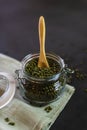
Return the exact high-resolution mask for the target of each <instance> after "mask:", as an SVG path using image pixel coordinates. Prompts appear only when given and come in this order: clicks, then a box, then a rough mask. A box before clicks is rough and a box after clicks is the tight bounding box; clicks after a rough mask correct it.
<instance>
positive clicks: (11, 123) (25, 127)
mask: <svg viewBox="0 0 87 130" xmlns="http://www.w3.org/2000/svg"><path fill="white" fill-rule="evenodd" d="M20 67H21V63H20V62H19V61H17V60H15V59H13V58H11V57H8V56H6V55H3V54H0V71H4V72H8V73H10V74H12V75H13V76H15V73H14V72H15V70H17V69H20ZM74 91H75V88H74V87H72V86H70V85H68V84H67V85H66V86H65V88H64V89H63V91H62V92H61V94H60V97H59V99H58V100H57V101H55V102H53V103H50V104H48V105H46V106H44V107H35V106H31V105H29V104H27V103H25V102H24V100H23V99H22V97H21V95H20V92H19V90H18V89H17V91H16V93H15V97H14V99H13V100H12V101H11V102H10V103H9V104H8V105H7V106H5V107H4V108H3V109H1V110H0V130H49V129H50V127H51V125H52V124H53V123H54V121H55V120H56V118H57V117H58V116H59V114H60V112H61V111H62V110H63V109H64V107H65V105H66V104H67V103H68V101H69V99H70V98H71V96H72V95H73V93H74Z"/></svg>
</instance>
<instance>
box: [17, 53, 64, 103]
mask: <svg viewBox="0 0 87 130" xmlns="http://www.w3.org/2000/svg"><path fill="white" fill-rule="evenodd" d="M46 57H47V61H48V63H49V68H47V67H43V68H40V67H38V58H39V54H29V55H28V56H26V57H25V58H24V59H23V60H22V69H21V70H20V71H18V81H19V84H20V90H21V94H22V96H23V98H24V99H25V100H27V101H29V102H30V103H32V104H34V105H44V104H47V103H50V102H52V101H55V100H56V99H57V98H58V97H59V95H60V92H61V90H62V89H63V88H64V86H65V84H66V73H64V71H63V70H64V67H65V64H64V61H63V59H62V58H60V57H59V56H57V55H54V54H49V53H48V54H46Z"/></svg>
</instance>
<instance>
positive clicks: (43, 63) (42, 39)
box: [38, 16, 49, 68]
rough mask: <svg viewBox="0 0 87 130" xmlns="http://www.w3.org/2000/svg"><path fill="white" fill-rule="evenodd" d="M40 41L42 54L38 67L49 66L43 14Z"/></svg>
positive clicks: (40, 20) (40, 24) (40, 19)
mask: <svg viewBox="0 0 87 130" xmlns="http://www.w3.org/2000/svg"><path fill="white" fill-rule="evenodd" d="M39 41H40V56H39V60H38V67H40V68H42V67H49V64H48V62H47V59H46V54H45V20H44V17H43V16H41V17H40V18H39Z"/></svg>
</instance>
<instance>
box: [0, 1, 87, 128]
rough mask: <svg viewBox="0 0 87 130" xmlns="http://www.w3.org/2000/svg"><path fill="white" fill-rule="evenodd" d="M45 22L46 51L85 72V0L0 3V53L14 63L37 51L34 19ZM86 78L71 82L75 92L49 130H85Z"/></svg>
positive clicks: (86, 9) (86, 21) (86, 3)
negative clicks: (15, 60)
mask: <svg viewBox="0 0 87 130" xmlns="http://www.w3.org/2000/svg"><path fill="white" fill-rule="evenodd" d="M40 15H43V16H44V17H45V21H46V28H47V30H46V52H54V53H56V54H58V55H60V56H61V57H62V58H64V59H68V60H66V62H67V63H68V65H69V66H70V65H72V66H75V65H77V67H78V68H79V69H80V70H81V71H82V72H85V73H87V1H86V0H83V1H82V0H73V1H72V0H66V1H64V0H62V1H56V0H37V1H34V0H8V1H6V0H0V53H4V54H6V55H9V56H11V57H14V58H16V59H18V60H21V59H22V58H23V57H24V56H25V55H27V54H29V53H33V52H38V51H39V40H38V19H39V16H40ZM86 81H87V78H86V79H85V80H77V79H75V80H74V81H73V82H72V85H74V86H75V88H76V92H75V94H74V95H73V96H72V98H71V100H70V101H69V103H68V104H67V106H66V107H65V109H64V110H63V112H62V113H61V114H60V116H59V117H58V118H57V120H56V121H55V123H54V124H53V126H52V127H51V130H58V129H59V130H63V129H64V130H78V129H79V130H87V123H86V121H87V92H85V89H86V88H87V82H86Z"/></svg>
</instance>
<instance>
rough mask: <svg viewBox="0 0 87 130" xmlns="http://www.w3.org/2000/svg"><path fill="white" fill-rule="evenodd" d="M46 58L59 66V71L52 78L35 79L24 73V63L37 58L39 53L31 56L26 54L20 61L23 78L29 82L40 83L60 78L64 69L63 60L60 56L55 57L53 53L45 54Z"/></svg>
mask: <svg viewBox="0 0 87 130" xmlns="http://www.w3.org/2000/svg"><path fill="white" fill-rule="evenodd" d="M46 56H47V57H48V58H51V59H53V60H55V61H57V62H58V63H59V64H60V70H59V72H58V73H56V74H54V75H52V76H49V77H46V78H36V77H34V76H32V75H28V74H27V73H26V71H25V65H26V63H27V62H29V61H30V60H31V59H33V58H38V57H39V53H33V54H28V55H27V56H25V57H24V58H23V59H22V61H21V63H22V72H23V73H24V76H25V77H26V78H28V79H31V80H34V81H40V82H41V81H52V80H56V79H58V77H59V76H60V74H61V72H62V70H63V69H64V68H65V63H64V60H63V59H62V58H61V57H60V56H58V55H56V54H54V53H46Z"/></svg>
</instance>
